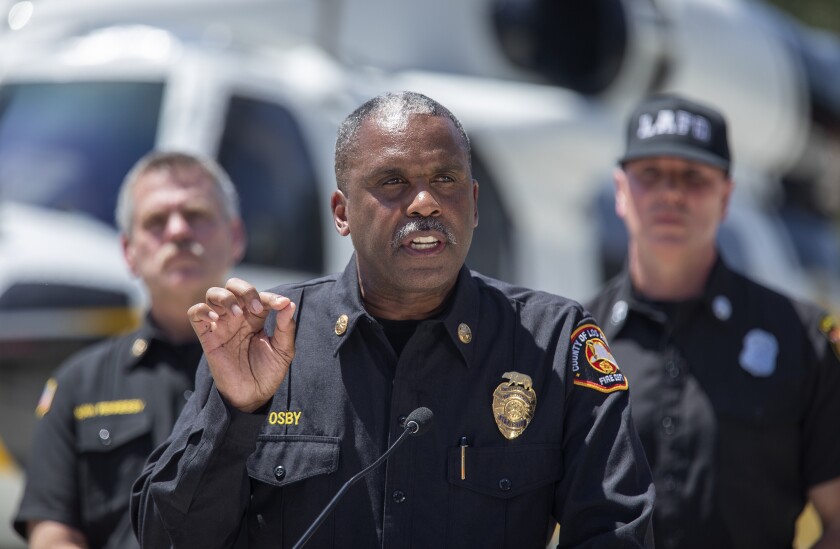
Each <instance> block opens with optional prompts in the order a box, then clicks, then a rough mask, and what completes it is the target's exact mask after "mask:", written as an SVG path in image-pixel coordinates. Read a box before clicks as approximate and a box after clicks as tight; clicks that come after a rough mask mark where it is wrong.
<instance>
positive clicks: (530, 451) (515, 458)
mask: <svg viewBox="0 0 840 549" xmlns="http://www.w3.org/2000/svg"><path fill="white" fill-rule="evenodd" d="M462 458H463V459H462ZM462 473H463V474H462ZM562 474H563V452H562V447H561V446H560V445H522V446H512V447H478V446H470V447H466V448H464V449H462V448H461V447H455V448H450V449H449V450H448V456H447V480H448V482H449V486H450V490H449V498H448V499H449V513H448V516H449V524H448V527H447V545H448V546H449V547H484V548H486V547H545V545H546V543H547V541H548V539H547V535H548V529H549V525H550V524H551V523H552V520H553V519H552V516H551V510H552V508H553V502H554V487H555V484H556V483H557V482H558V481H559V480H560V478H561V476H562Z"/></svg>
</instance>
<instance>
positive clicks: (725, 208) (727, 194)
mask: <svg viewBox="0 0 840 549" xmlns="http://www.w3.org/2000/svg"><path fill="white" fill-rule="evenodd" d="M724 185H726V188H725V190H724V193H723V197H722V198H721V200H722V201H723V204H722V207H721V212H720V220H721V221H723V220H724V219H726V216H727V214H728V213H729V201H730V199H731V198H732V191H733V189H734V188H735V183H734V182H733V181H732V176H731V175H727V176H726V179H725V180H724Z"/></svg>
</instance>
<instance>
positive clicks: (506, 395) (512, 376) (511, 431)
mask: <svg viewBox="0 0 840 549" xmlns="http://www.w3.org/2000/svg"><path fill="white" fill-rule="evenodd" d="M502 377H503V378H504V379H506V380H507V381H503V382H502V383H500V384H499V386H498V387H496V390H495V391H493V419H495V420H496V426H498V427H499V431H501V433H502V434H503V435H504V436H505V438H506V439H508V440H513V439H515V438H516V437H518V436H519V435H521V434H522V432H523V431H524V430H525V429H526V428H527V427H528V424H529V423H531V420H532V419H533V418H534V410H535V409H536V407H537V393H535V392H534V389H533V387H532V386H531V378H530V376H527V375H525V374H520V373H519V372H505V373H504V375H502Z"/></svg>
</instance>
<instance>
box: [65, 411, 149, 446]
mask: <svg viewBox="0 0 840 549" xmlns="http://www.w3.org/2000/svg"><path fill="white" fill-rule="evenodd" d="M151 432H152V417H151V415H150V414H146V413H142V412H141V413H139V414H125V415H110V416H103V417H96V418H89V419H83V420H81V421H77V422H76V433H77V435H78V436H77V437H76V447H77V448H78V449H79V451H81V452H112V451H114V450H116V449H117V448H120V447H121V446H124V445H125V444H127V443H129V442H131V441H133V440H136V439H137V438H139V437H141V436H143V435H148V434H150V433H151Z"/></svg>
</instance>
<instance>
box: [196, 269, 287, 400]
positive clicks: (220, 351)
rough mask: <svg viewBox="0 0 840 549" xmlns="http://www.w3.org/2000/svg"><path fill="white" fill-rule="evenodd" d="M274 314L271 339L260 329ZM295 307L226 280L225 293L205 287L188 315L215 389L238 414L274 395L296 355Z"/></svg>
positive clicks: (233, 279) (283, 300)
mask: <svg viewBox="0 0 840 549" xmlns="http://www.w3.org/2000/svg"><path fill="white" fill-rule="evenodd" d="M272 309H273V310H275V311H277V319H276V323H275V329H274V334H273V335H272V336H270V337H269V336H268V335H267V334H266V333H265V331H264V330H263V326H264V324H265V319H266V317H267V316H268V314H269V312H270V311H271V310H272ZM294 311H295V304H294V303H292V302H291V301H290V300H289V298H287V297H283V296H281V295H277V294H273V293H269V292H258V291H257V290H256V289H255V288H254V287H253V286H252V285H251V284H249V283H248V282H245V281H244V280H241V279H238V278H231V279H229V280H228V281H227V283H226V284H225V287H224V288H218V287H214V288H210V289H209V290H207V295H206V298H205V302H204V303H198V304H196V305H193V306H192V307H190V309H189V311H188V312H187V314H188V316H189V319H190V322H191V324H192V327H193V330H195V333H196V334H198V338H199V340H200V341H201V346H202V348H203V349H204V354H205V356H206V357H207V362H208V364H209V366H210V373H211V374H212V376H213V379H214V381H215V382H216V388H217V389H218V391H219V393H220V394H221V395H222V397H224V399H225V400H226V401H227V402H228V403H229V404H230V405H231V406H234V407H236V408H238V409H240V410H242V411H243V412H253V411H254V410H256V409H257V408H259V407H260V406H262V405H263V404H265V403H266V402H268V400H269V399H271V397H272V396H274V393H275V391H277V388H278V387H279V386H280V383H282V382H283V380H284V379H285V378H286V374H287V373H288V371H289V365H290V364H291V362H292V358H293V357H294V355H295V323H294V320H292V315H293V314H294Z"/></svg>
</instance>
